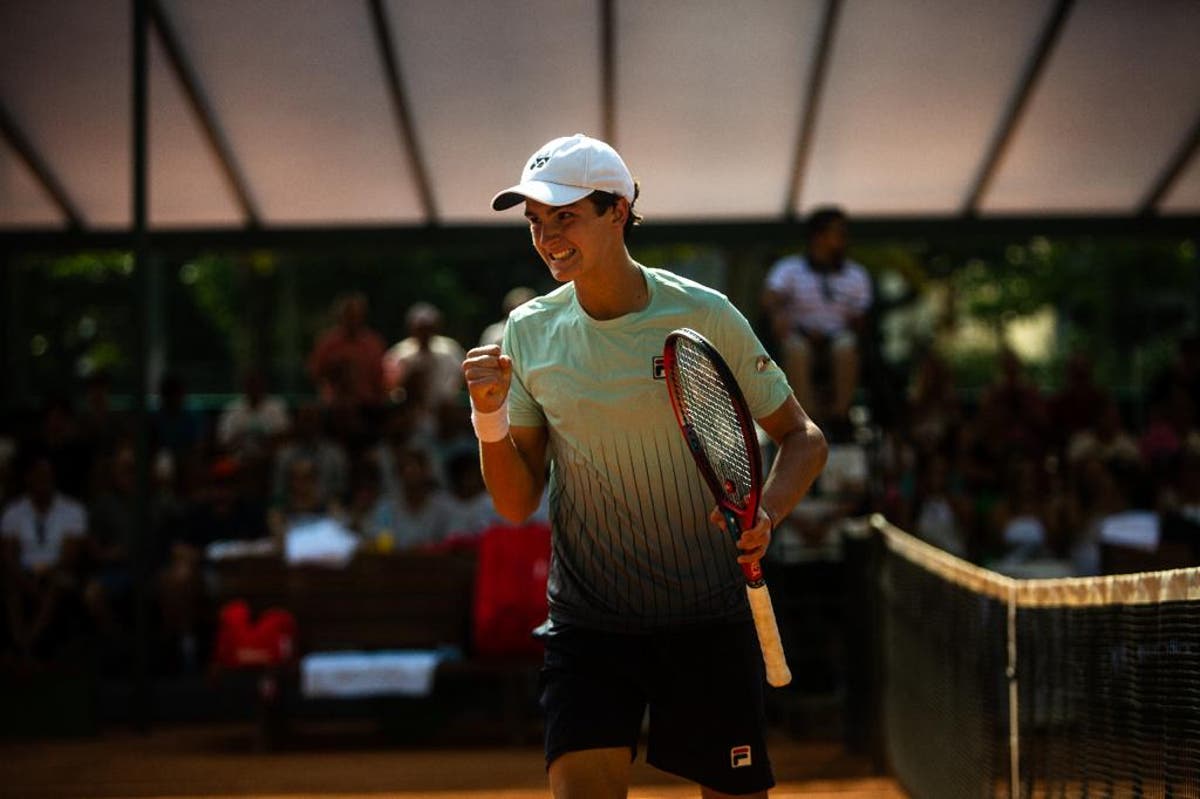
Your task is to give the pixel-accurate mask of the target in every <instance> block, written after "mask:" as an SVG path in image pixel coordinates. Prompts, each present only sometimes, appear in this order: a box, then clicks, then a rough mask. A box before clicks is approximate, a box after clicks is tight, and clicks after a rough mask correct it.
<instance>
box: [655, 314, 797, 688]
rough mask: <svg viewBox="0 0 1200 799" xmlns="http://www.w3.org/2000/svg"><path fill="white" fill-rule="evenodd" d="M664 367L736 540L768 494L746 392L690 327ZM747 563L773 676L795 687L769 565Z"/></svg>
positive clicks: (675, 335) (675, 339) (674, 338)
mask: <svg viewBox="0 0 1200 799" xmlns="http://www.w3.org/2000/svg"><path fill="white" fill-rule="evenodd" d="M663 366H664V369H665V371H666V377H667V389H668V391H669V392H670V394H671V407H672V408H674V410H675V419H676V421H678V422H679V429H680V431H681V432H682V433H683V437H684V439H685V440H686V441H687V445H688V449H690V450H691V452H692V456H693V457H694V458H695V460H696V465H697V466H698V467H699V468H700V474H701V476H702V477H703V478H704V482H705V483H707V484H708V487H709V489H710V490H711V491H712V493H713V496H714V497H715V498H716V501H717V506H718V507H719V508H720V509H721V513H722V515H724V517H725V526H726V529H727V530H728V531H729V533H730V534H731V535H732V536H733V539H734V541H736V540H737V539H738V537H739V536H741V533H742V530H744V529H747V528H749V527H753V526H754V525H755V523H756V522H757V520H758V502H759V498H760V497H761V495H762V456H761V455H760V453H759V449H758V436H757V435H756V433H755V429H754V418H753V417H752V416H751V415H750V408H749V406H747V405H746V398H745V397H743V396H742V390H741V389H740V388H739V387H738V384H737V380H736V379H734V376H733V372H732V371H731V370H730V368H729V366H728V364H726V363H725V360H724V359H723V358H722V357H721V354H720V353H719V352H717V349H716V347H714V346H713V345H712V344H711V343H709V341H708V339H706V338H704V336H702V335H700V334H699V333H697V332H696V331H694V330H691V329H689V328H680V329H679V330H674V331H672V332H671V333H670V334H669V335H668V336H667V341H666V344H665V345H664V347H663ZM739 565H740V566H741V567H742V573H743V574H744V575H745V577H746V596H747V597H748V598H749V600H750V610H751V612H752V613H753V614H754V626H755V629H756V630H757V631H758V643H759V645H760V646H761V647H762V653H763V662H764V663H765V664H766V667H767V682H768V683H770V684H771V685H773V686H775V687H779V686H782V685H787V684H788V683H789V682H791V680H792V673H791V671H790V670H789V669H788V665H787V660H786V659H785V658H784V654H783V644H782V642H781V641H780V640H779V627H778V625H777V624H776V623H775V610H774V609H773V608H772V607H771V595H770V593H768V591H767V583H766V580H765V579H764V578H763V572H762V566H761V565H760V564H759V563H757V562H755V563H742V564H739Z"/></svg>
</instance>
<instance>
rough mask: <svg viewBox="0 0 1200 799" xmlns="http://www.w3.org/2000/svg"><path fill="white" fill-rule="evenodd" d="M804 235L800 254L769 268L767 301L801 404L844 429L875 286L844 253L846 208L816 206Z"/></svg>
mask: <svg viewBox="0 0 1200 799" xmlns="http://www.w3.org/2000/svg"><path fill="white" fill-rule="evenodd" d="M805 240H806V247H805V252H804V254H803V255H790V256H787V257H786V258H783V259H781V260H779V261H777V262H776V263H775V264H774V265H773V266H772V267H771V269H770V271H769V272H768V274H767V280H766V289H765V292H764V305H765V307H766V310H767V315H768V318H769V321H770V325H771V332H772V335H773V336H774V338H775V340H776V341H777V342H778V343H779V345H780V347H781V351H782V355H783V367H784V371H785V372H786V373H787V376H788V381H789V382H790V383H791V384H792V389H793V390H794V391H795V393H796V396H797V398H798V399H799V400H800V404H801V405H802V406H803V407H804V408H805V409H807V410H808V411H809V413H810V414H811V415H812V416H813V417H814V418H815V419H816V420H817V421H818V422H820V421H821V420H828V421H829V422H831V423H832V426H833V427H835V428H846V427H847V425H848V419H847V415H848V412H849V410H850V404H851V402H853V400H854V394H855V391H856V390H857V389H858V384H859V371H860V366H861V361H862V346H863V343H864V341H865V338H864V337H865V334H866V321H867V311H868V310H869V308H870V306H871V302H872V299H873V296H874V289H873V288H872V285H871V277H870V275H869V274H868V272H867V270H866V269H864V268H863V267H862V266H861V265H859V264H858V263H855V262H854V261H852V260H849V259H848V258H847V257H846V251H847V249H848V246H849V243H850V237H849V228H848V224H847V217H846V214H845V213H844V212H843V211H842V210H841V209H838V208H820V209H818V210H816V211H814V212H813V213H812V214H811V215H810V216H809V218H808V220H807V222H806V224H805ZM825 372H828V374H829V378H830V379H831V381H832V387H831V388H832V390H831V392H828V393H831V395H832V396H831V397H830V398H829V399H828V400H825V399H824V396H823V395H825V394H826V393H827V392H825V391H822V390H820V385H821V384H822V383H824V382H825V381H824V380H822V375H823V373H825ZM834 432H835V434H836V432H837V431H834Z"/></svg>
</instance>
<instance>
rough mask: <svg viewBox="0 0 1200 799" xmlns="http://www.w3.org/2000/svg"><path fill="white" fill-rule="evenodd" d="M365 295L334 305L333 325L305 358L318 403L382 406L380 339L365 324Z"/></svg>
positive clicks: (356, 294) (351, 296)
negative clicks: (315, 388)
mask: <svg viewBox="0 0 1200 799" xmlns="http://www.w3.org/2000/svg"><path fill="white" fill-rule="evenodd" d="M368 308H369V306H368V302H367V295H366V294H363V293H362V292H353V293H350V294H346V295H344V296H342V297H339V298H338V299H337V301H336V302H335V303H334V315H335V319H336V321H335V323H334V325H333V326H332V327H330V328H328V329H327V330H325V331H324V332H323V333H322V334H321V335H320V337H319V338H318V339H317V342H316V344H315V345H314V346H313V351H312V353H311V354H310V355H309V358H308V372H309V375H310V376H311V377H312V380H313V383H314V384H315V385H316V387H317V391H318V394H319V396H320V398H321V401H322V402H323V403H325V404H327V405H328V404H334V403H335V400H344V401H347V402H350V403H352V404H355V405H359V406H364V407H374V406H378V405H382V404H383V401H384V391H383V368H382V361H381V359H382V358H383V352H384V349H385V348H386V345H385V344H384V340H383V337H382V336H380V335H379V333H377V332H376V331H375V330H374V329H372V328H371V327H370V326H368V324H367V313H368Z"/></svg>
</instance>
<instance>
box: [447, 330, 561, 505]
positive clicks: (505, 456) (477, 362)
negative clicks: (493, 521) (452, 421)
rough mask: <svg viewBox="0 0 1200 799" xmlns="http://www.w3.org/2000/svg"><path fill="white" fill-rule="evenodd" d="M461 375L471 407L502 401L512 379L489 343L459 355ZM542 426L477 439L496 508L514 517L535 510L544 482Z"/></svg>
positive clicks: (490, 408) (489, 408)
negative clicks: (501, 436)
mask: <svg viewBox="0 0 1200 799" xmlns="http://www.w3.org/2000/svg"><path fill="white" fill-rule="evenodd" d="M463 377H464V378H465V379H466V383H467V391H468V392H469V393H470V395H471V406H472V408H473V409H474V410H475V411H476V412H477V413H493V412H495V411H497V410H499V409H500V408H501V407H503V405H504V402H505V400H506V399H507V398H508V389H509V386H510V385H511V383H512V359H511V358H510V357H509V356H507V355H504V354H502V353H501V352H500V348H499V347H497V346H495V345H491V346H487V347H476V348H475V349H472V350H471V351H470V352H468V353H467V357H466V359H465V360H464V361H463ZM546 441H547V434H546V428H545V427H510V428H509V431H508V435H506V436H504V437H503V438H501V439H500V440H499V441H482V440H481V441H480V442H479V461H480V465H481V467H482V470H483V482H484V484H485V485H486V486H487V490H488V493H489V494H490V495H491V497H492V504H494V505H495V506H496V511H497V512H498V513H499V514H500V515H501V516H503V517H504V518H505V519H507V520H509V521H510V522H514V523H520V522H523V521H525V520H526V519H527V518H529V517H530V516H531V515H532V514H533V512H534V511H535V510H537V508H538V505H539V503H540V502H541V499H542V491H543V490H545V487H546Z"/></svg>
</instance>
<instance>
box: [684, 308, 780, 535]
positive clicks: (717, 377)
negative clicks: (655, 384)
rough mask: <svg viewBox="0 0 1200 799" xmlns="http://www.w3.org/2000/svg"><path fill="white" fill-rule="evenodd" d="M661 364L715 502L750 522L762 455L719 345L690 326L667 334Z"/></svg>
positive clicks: (752, 521)
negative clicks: (718, 348) (716, 345)
mask: <svg viewBox="0 0 1200 799" xmlns="http://www.w3.org/2000/svg"><path fill="white" fill-rule="evenodd" d="M663 367H664V371H665V373H666V379H667V390H668V392H669V394H670V397H671V408H672V409H673V410H674V411H675V420H676V421H677V422H678V423H679V429H680V431H681V432H682V433H683V437H684V440H685V441H686V442H687V445H688V449H689V450H691V453H692V457H693V458H694V459H695V461H696V465H697V467H699V469H700V474H701V476H702V477H703V478H704V482H705V483H707V484H708V487H709V490H710V491H712V494H713V497H714V498H715V499H716V502H717V505H718V506H719V507H720V508H721V509H722V511H724V512H725V515H726V518H727V519H728V518H729V517H730V516H731V515H732V516H733V517H734V518H735V519H736V520H737V522H738V524H739V526H740V529H742V530H745V529H748V528H750V527H753V526H754V524H755V522H756V521H757V519H758V503H759V499H760V497H761V494H762V456H761V454H760V452H759V447H758V435H757V433H756V431H755V427H754V417H753V416H751V414H750V406H749V405H747V404H746V398H745V396H744V395H743V394H742V390H741V388H740V387H739V386H738V382H737V379H736V378H735V377H734V375H733V370H732V369H730V368H729V365H728V364H727V363H726V362H725V359H724V358H722V357H721V354H720V353H719V352H718V351H717V348H716V347H714V346H713V345H712V343H711V342H710V341H709V340H708V339H706V338H705V337H704V336H702V335H701V334H700V333H698V332H696V331H695V330H692V329H690V328H679V329H678V330H673V331H671V333H669V334H668V335H667V339H666V342H665V343H664V345H663Z"/></svg>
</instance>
